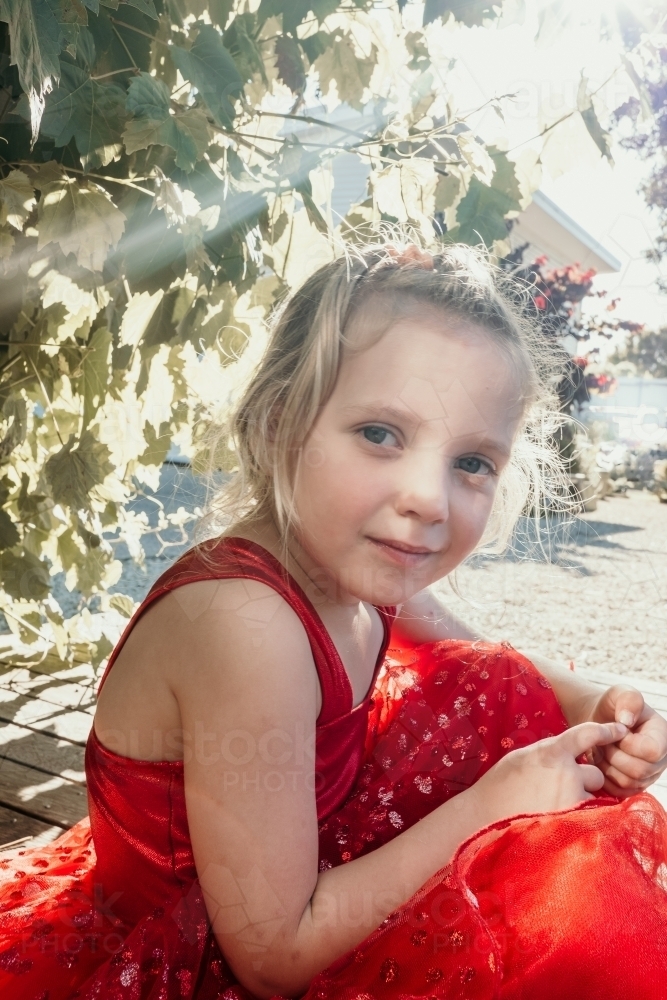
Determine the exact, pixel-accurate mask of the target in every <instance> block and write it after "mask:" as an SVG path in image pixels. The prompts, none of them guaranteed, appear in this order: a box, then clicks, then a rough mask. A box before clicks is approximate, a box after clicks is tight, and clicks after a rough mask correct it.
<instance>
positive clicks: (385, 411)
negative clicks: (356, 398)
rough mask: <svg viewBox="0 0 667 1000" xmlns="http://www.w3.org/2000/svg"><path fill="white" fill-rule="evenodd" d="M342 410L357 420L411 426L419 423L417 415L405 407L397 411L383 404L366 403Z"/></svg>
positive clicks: (393, 407) (394, 407)
mask: <svg viewBox="0 0 667 1000" xmlns="http://www.w3.org/2000/svg"><path fill="white" fill-rule="evenodd" d="M344 409H345V410H346V412H348V413H351V414H353V415H356V416H358V417H359V418H363V417H367V418H372V419H375V420H388V421H394V422H396V423H399V422H400V423H403V424H405V423H408V424H412V425H414V424H416V423H421V421H420V420H419V418H418V417H417V415H416V414H415V413H413V412H412V410H410V409H408V408H407V407H405V409H399V408H398V407H396V406H387V405H385V404H383V403H366V404H359V405H357V406H346V407H344Z"/></svg>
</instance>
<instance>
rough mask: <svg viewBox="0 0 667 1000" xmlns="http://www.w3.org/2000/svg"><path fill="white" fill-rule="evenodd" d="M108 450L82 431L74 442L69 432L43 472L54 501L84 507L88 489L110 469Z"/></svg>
mask: <svg viewBox="0 0 667 1000" xmlns="http://www.w3.org/2000/svg"><path fill="white" fill-rule="evenodd" d="M108 458H109V449H108V448H107V446H106V445H104V444H100V442H99V441H96V440H95V437H94V435H93V434H91V432H90V431H84V432H83V434H82V435H81V437H80V438H79V440H78V441H77V440H76V438H75V437H74V435H73V434H72V435H70V438H69V441H68V442H67V444H65V445H63V446H62V448H61V449H60V451H58V452H56V454H55V455H51V458H49V460H48V461H47V463H46V465H45V466H44V475H45V477H46V481H47V483H48V484H49V486H50V488H51V496H52V497H53V499H54V501H55V503H60V504H63V505H65V506H67V507H71V508H72V510H83V509H85V508H86V507H87V506H88V498H89V495H90V491H91V490H92V489H93V488H94V487H95V486H98V485H99V484H100V483H101V482H103V481H104V478H105V476H107V475H108V473H109V472H111V465H110V464H109V462H108Z"/></svg>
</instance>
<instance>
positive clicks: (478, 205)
mask: <svg viewBox="0 0 667 1000" xmlns="http://www.w3.org/2000/svg"><path fill="white" fill-rule="evenodd" d="M520 207H521V206H520V205H519V203H518V201H516V199H515V198H513V197H512V196H511V195H509V194H507V192H506V191H502V190H499V189H498V188H494V187H489V186H488V185H487V184H483V183H482V182H481V181H480V180H479V179H478V178H477V177H473V178H472V179H471V181H470V184H469V186H468V190H467V192H466V194H465V195H464V197H463V198H462V199H461V201H460V202H459V204H458V207H457V209H456V221H457V222H458V225H457V226H456V227H455V228H454V229H452V230H450V231H449V232H448V233H447V239H448V241H449V240H452V241H456V242H458V243H468V244H469V245H470V246H476V245H477V244H478V243H484V244H485V245H486V246H487V247H490V246H492V245H493V243H494V241H495V240H502V239H505V238H506V237H507V223H506V222H505V216H506V215H507V214H508V212H513V211H518V210H519V208H520Z"/></svg>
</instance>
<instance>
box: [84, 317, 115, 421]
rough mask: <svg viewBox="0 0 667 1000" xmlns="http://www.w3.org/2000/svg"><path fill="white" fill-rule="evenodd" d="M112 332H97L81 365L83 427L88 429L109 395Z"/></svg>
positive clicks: (88, 345)
mask: <svg viewBox="0 0 667 1000" xmlns="http://www.w3.org/2000/svg"><path fill="white" fill-rule="evenodd" d="M110 351H111V331H110V330H107V329H106V327H101V328H100V329H98V330H95V332H94V333H93V335H92V336H91V338H90V340H89V341H88V343H87V344H86V353H85V355H84V358H83V362H82V364H81V373H82V380H81V395H82V396H83V426H84V428H86V427H87V426H88V424H89V423H90V421H91V420H92V419H93V417H94V416H95V414H96V413H97V411H98V409H99V408H100V406H101V405H102V403H103V402H104V399H105V397H106V394H107V387H108V385H109V376H110V367H111V366H110Z"/></svg>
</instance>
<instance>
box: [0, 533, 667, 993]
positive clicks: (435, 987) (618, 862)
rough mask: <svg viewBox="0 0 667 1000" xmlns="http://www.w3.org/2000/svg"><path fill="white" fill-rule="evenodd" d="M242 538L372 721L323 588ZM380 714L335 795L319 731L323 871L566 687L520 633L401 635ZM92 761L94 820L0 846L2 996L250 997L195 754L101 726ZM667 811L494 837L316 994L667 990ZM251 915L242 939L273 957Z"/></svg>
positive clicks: (386, 828) (318, 654) (413, 810)
mask: <svg viewBox="0 0 667 1000" xmlns="http://www.w3.org/2000/svg"><path fill="white" fill-rule="evenodd" d="M233 554H234V558H235V559H237V573H238V575H246V573H245V572H243V573H241V572H240V571H239V566H238V561H240V563H241V564H243V565H244V566H245V569H246V571H247V575H249V576H253V574H255V575H254V577H253V578H254V579H262V580H264V582H268V583H269V584H270V585H271V586H272V587H273V588H274V589H276V590H278V592H279V593H281V594H283V595H284V596H285V597H286V599H288V600H289V601H290V603H292V606H293V607H295V610H296V609H298V610H297V613H299V615H300V617H301V619H302V621H304V625H305V626H306V628H307V631H308V634H309V637H310V639H311V646H312V647H313V653H314V658H315V662H316V667H317V669H318V673H319V674H320V679H321V682H322V689H323V696H324V699H323V700H324V704H323V713H324V718H325V724H326V725H330V724H332V723H333V724H334V725H335V724H336V718H337V716H336V712H337V711H338V710H342V711H343V716H341V718H342V717H344V716H348V717H349V716H350V715H353V714H354V713H353V712H350V708H351V692H350V690H349V684H348V685H347V687H346V678H343V677H341V676H340V671H341V670H342V665H341V664H340V661H339V660H338V657H337V655H336V654H335V649H334V647H333V645H332V644H331V640H330V639H329V638H328V636H327V635H326V632H325V631H324V629H323V628H322V626H321V623H320V622H319V619H318V618H317V615H316V613H315V610H314V608H313V606H312V604H310V602H309V600H308V598H307V596H306V595H304V594H303V592H302V591H300V590H299V589H298V588H297V587H296V585H294V584H293V581H290V580H289V579H288V580H286V578H285V576H284V574H282V573H281V572H280V571H279V568H278V565H277V564H275V561H274V560H272V559H271V558H270V557H269V556H268V553H264V550H261V549H259V547H251V548H247V547H246V548H244V546H241V547H240V548H239V547H236V548H235V549H234V552H233ZM218 555H219V556H220V560H219V561H218V563H217V567H216V564H215V563H213V564H210V563H208V564H207V565H208V568H207V569H202V566H201V565H200V564H199V562H198V561H197V560H196V559H195V557H193V556H188V558H187V559H186V560H183V561H181V562H179V563H178V564H176V567H175V568H174V569H172V570H171V571H170V572H169V574H167V575H166V576H165V577H164V578H163V579H162V581H159V582H158V585H156V588H155V590H154V593H153V595H152V596H151V597H149V599H148V602H150V600H154V599H156V595H157V596H159V595H160V593H164V592H166V591H167V590H169V589H173V588H174V587H177V586H179V584H180V583H183V582H187V581H188V580H191V579H193V574H194V575H195V576H196V574H197V573H199V572H202V573H204V572H205V573H207V574H208V576H209V577H215V576H224V575H225V573H224V572H223V570H224V567H225V566H227V565H228V557H229V555H230V552H229V551H228V552H226V553H224V558H223V553H219V554H218ZM246 557H247V558H246ZM193 560H194V561H193ZM241 568H243V567H241ZM226 575H234V573H228V574H226ZM196 578H198V579H202V578H204V577H203V576H197V577H196ZM146 606H147V605H146ZM255 610H256V611H257V610H258V609H257V608H255ZM251 613H254V612H251ZM383 613H384V614H386V615H388V614H389V612H388V609H385V611H384V612H383ZM131 624H132V623H131ZM343 673H344V671H343ZM357 714H359V713H358V712H357ZM363 721H364V725H363V727H359V726H358V722H357V721H355V722H354V723H349V722H348V723H345V722H339V723H338V724H339V725H340V726H341V733H343V734H347V737H348V739H349V742H348V743H347V744H345V754H346V755H347V756H349V755H350V754H353V757H354V773H353V775H352V780H351V781H350V780H349V778H346V779H345V782H344V783H342V784H337V785H336V788H335V793H334V794H332V793H331V790H330V788H325V787H324V785H325V784H326V783H327V782H329V783H334V784H335V783H336V782H338V781H339V776H338V775H337V774H336V773H335V768H333V767H332V766H331V760H332V759H337V760H338V763H339V766H340V762H341V757H340V756H339V753H340V751H339V750H338V749H337V746H336V743H335V741H332V742H327V741H326V738H325V740H324V742H320V736H319V732H318V734H317V738H318V744H317V766H318V770H321V771H322V774H323V775H325V779H324V782H323V785H322V788H321V789H320V790H319V795H318V812H319V815H320V819H321V823H320V868H321V869H322V870H325V869H326V868H329V867H333V866H336V865H340V864H344V863H346V862H349V861H351V860H352V859H354V858H356V857H359V856H360V855H362V854H364V853H367V852H369V851H372V850H373V849H375V848H376V847H378V846H380V845H381V844H383V843H386V842H387V841H388V840H390V839H391V838H392V837H395V836H397V835H398V834H399V833H400V832H401V830H404V829H406V828H408V827H409V826H411V825H412V824H414V823H415V822H417V821H418V820H419V819H420V818H422V817H423V816H425V815H426V814H427V813H429V812H430V811H431V810H432V809H434V808H435V807H436V806H437V805H439V804H440V803H442V802H444V801H446V800H447V799H448V798H451V797H452V796H456V795H457V794H458V793H459V792H460V791H462V790H463V789H465V788H468V787H469V786H470V785H471V784H472V783H474V782H475V781H476V780H477V779H478V778H479V777H480V776H481V775H482V774H484V773H485V771H486V770H488V768H490V767H491V766H492V765H493V764H494V763H495V762H496V761H497V760H498V759H499V758H500V757H502V756H503V754H505V753H507V752H508V751H509V750H511V749H512V748H513V747H516V746H521V745H525V744H528V743H530V742H533V741H535V740H537V739H540V738H542V737H544V736H546V735H548V734H549V733H557V732H560V731H562V730H563V729H564V728H565V726H566V723H565V720H564V718H563V715H562V712H561V710H560V707H559V706H558V703H557V702H556V699H555V697H554V695H553V692H552V690H551V689H550V687H549V684H548V683H547V681H546V680H545V679H544V678H543V677H542V676H541V675H540V674H539V673H538V672H537V671H536V670H535V668H534V667H533V666H532V665H531V664H530V663H529V662H528V661H527V660H526V659H525V658H524V657H522V656H521V655H520V654H518V653H517V652H515V651H514V650H513V649H512V648H511V647H509V646H508V645H506V644H503V645H499V646H495V645H484V644H471V643H467V642H443V643H436V644H428V645H422V646H419V647H416V648H414V649H400V650H399V649H390V650H389V651H388V654H387V656H386V658H385V660H384V667H383V670H382V671H381V673H380V674H379V676H378V677H377V678H376V681H375V685H374V688H373V691H372V699H371V698H370V697H369V699H368V700H367V702H366V703H364V708H363ZM347 725H349V726H350V729H349V730H348V729H346V728H345V727H346V726H347ZM350 733H352V734H353V735H350ZM364 740H365V746H364ZM343 742H344V741H343ZM327 768H328V769H327ZM86 770H87V776H88V790H89V804H90V818H89V819H86V820H84V821H82V822H81V823H79V824H77V826H76V827H74V828H73V829H72V830H70V831H68V832H67V833H65V834H63V836H62V837H60V838H59V839H58V840H57V841H55V842H54V843H52V844H50V845H48V846H46V847H42V848H34V849H28V850H20V849H19V850H13V851H8V852H4V853H3V854H1V855H0V996H1V997H2V998H3V1000H4V998H5V997H7V998H8V1000H70V998H71V1000H74V998H77V1000H248V998H249V997H250V994H249V993H248V992H247V991H246V990H244V989H243V988H242V987H240V986H239V985H238V984H237V983H236V982H235V980H234V977H233V975H232V973H231V971H230V969H229V968H228V966H227V965H226V963H225V960H224V956H223V955H222V954H221V952H220V950H219V948H218V946H217V944H216V942H215V939H214V938H213V936H212V934H211V933H210V929H209V922H208V918H207V914H206V910H205V907H204V904H203V900H202V895H201V891H200V889H199V885H198V882H197V878H196V869H195V865H194V860H193V857H192V851H191V847H190V840H189V836H188V826H187V816H186V811H185V800H184V794H183V773H182V766H181V765H180V764H179V763H178V762H157V763H156V762H146V761H136V760H129V759H127V758H124V757H120V756H118V755H116V754H114V753H112V752H111V751H109V750H106V749H105V748H104V747H103V746H102V745H101V743H100V742H99V740H97V739H96V737H95V736H94V733H93V734H91V738H90V741H89V744H88V747H87V754H86ZM323 803H324V805H323ZM666 819H667V818H666V817H665V814H664V812H663V810H662V809H661V807H660V806H659V805H658V804H657V803H656V801H655V800H654V799H653V798H652V797H651V796H649V795H646V794H642V795H637V796H635V797H633V798H631V799H629V800H627V801H625V802H622V803H621V802H617V801H616V800H614V799H607V798H605V799H602V798H600V799H595V800H592V801H591V802H589V803H586V804H584V805H583V806H581V807H579V808H577V809H572V810H567V811H565V812H562V813H552V814H542V815H536V816H523V817H516V818H513V819H512V820H508V821H504V822H502V823H497V824H495V825H494V826H492V827H489V828H486V829H485V830H483V831H480V832H479V833H478V834H477V835H475V836H474V837H472V838H471V839H470V840H469V841H467V842H466V843H465V844H463V845H462V846H461V847H460V848H459V850H458V851H457V853H456V855H455V857H454V858H453V860H452V862H451V863H450V864H449V865H448V866H447V867H446V868H445V869H443V870H442V871H440V872H438V873H436V874H435V875H434V876H433V877H432V878H431V880H430V881H429V882H428V883H427V884H426V885H425V886H424V887H423V888H422V889H421V890H420V891H419V892H418V893H417V894H416V895H415V896H414V897H413V898H412V899H411V900H409V902H408V903H407V904H405V905H404V906H402V907H400V908H399V909H398V910H397V911H396V912H395V913H393V914H392V915H391V916H390V917H389V918H388V919H387V920H386V921H385V922H384V923H383V924H382V925H381V926H380V927H379V928H378V929H377V931H375V932H374V933H373V934H372V935H371V936H370V937H369V938H367V939H366V940H365V941H364V942H362V943H361V944H360V945H359V947H358V948H356V949H354V951H353V952H351V953H350V954H348V955H345V956H343V957H342V958H341V959H339V960H338V961H337V962H336V963H334V965H333V966H331V967H330V968H329V969H327V970H325V971H324V972H322V973H321V974H320V975H319V976H317V977H316V978H315V979H314V980H313V982H312V984H311V987H310V989H309V990H308V993H307V1000H410V998H424V1000H426V998H436V997H437V998H442V1000H445V998H446V1000H453V998H479V1000H491V998H499V1000H529V998H530V1000H536V998H539V1000H557V998H558V1000H563V998H575V997H576V998H579V997H586V998H587V1000H603V998H604V1000H617V998H618V1000H620V998H621V997H622V998H623V1000H626V998H627V997H628V996H632V997H638V998H647V1000H648V998H650V1000H653V998H655V1000H657V998H662V997H665V996H666V995H667V863H666V862H667V822H666ZM237 889H238V892H239V893H240V894H241V898H242V897H243V886H242V885H240V884H239V886H238V887H237ZM234 902H235V903H237V902H238V900H237V899H235V900H234ZM248 911H249V907H247V908H246V912H247V916H248V920H247V924H246V926H245V927H242V928H240V930H239V934H241V935H242V937H241V940H243V941H246V942H247V944H248V948H249V950H251V951H253V952H254V954H256V955H258V957H261V935H258V934H257V933H256V928H255V927H254V925H253V923H252V914H251V913H250V912H248ZM352 916H353V915H352ZM352 916H350V919H352Z"/></svg>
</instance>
